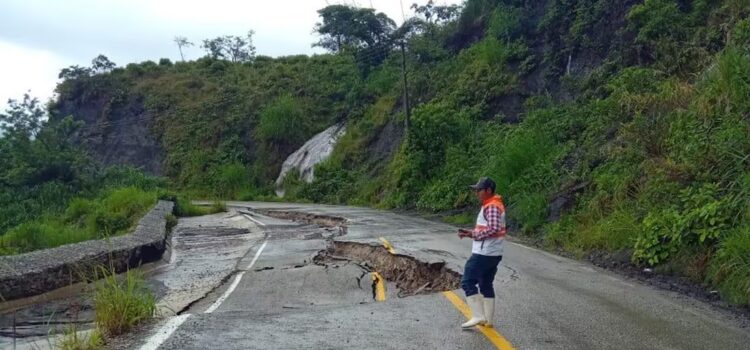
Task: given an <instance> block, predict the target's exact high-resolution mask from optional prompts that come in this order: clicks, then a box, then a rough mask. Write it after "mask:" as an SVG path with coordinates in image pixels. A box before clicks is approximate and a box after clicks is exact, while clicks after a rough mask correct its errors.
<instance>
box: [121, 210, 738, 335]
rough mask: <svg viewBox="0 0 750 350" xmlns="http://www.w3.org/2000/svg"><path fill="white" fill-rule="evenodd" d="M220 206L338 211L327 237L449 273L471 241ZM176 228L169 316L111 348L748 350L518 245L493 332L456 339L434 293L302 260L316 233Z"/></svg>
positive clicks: (500, 286)
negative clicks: (381, 297) (405, 293)
mask: <svg viewBox="0 0 750 350" xmlns="http://www.w3.org/2000/svg"><path fill="white" fill-rule="evenodd" d="M228 204H229V205H230V209H231V208H234V209H237V208H247V209H284V210H290V211H300V212H307V213H316V214H324V215H332V216H339V217H344V218H346V219H347V220H348V225H347V226H348V227H347V233H346V235H344V236H340V237H335V239H336V240H338V241H353V242H360V243H369V244H381V242H380V237H384V238H386V239H387V240H388V241H389V242H391V244H392V245H393V247H394V248H395V250H396V252H397V253H398V254H406V255H410V256H414V257H416V258H417V259H419V260H422V261H426V262H438V261H444V262H446V263H447V265H448V266H449V267H451V268H454V269H456V270H459V271H460V270H462V266H463V263H464V261H465V260H466V259H467V258H468V256H469V255H470V244H471V243H470V241H468V240H459V239H458V238H457V237H456V236H455V233H454V232H455V228H454V227H452V226H450V225H446V224H441V223H435V222H431V221H427V220H423V219H419V218H412V217H407V216H401V215H396V214H393V213H389V212H384V211H377V210H372V209H364V208H353V207H336V206H321V205H292V204H285V203H284V204H282V203H243V202H230V203H228ZM219 227H223V229H217V228H219ZM227 227H234V228H242V230H230V229H226V228H227ZM175 232H176V233H175V237H174V241H175V242H174V243H173V245H174V247H173V248H175V251H176V255H175V256H173V257H172V260H171V262H170V264H167V266H165V267H164V268H163V269H160V272H159V273H157V274H156V275H155V276H153V281H156V282H157V284H159V285H160V288H162V293H161V295H162V296H163V297H162V298H161V303H162V304H161V305H162V308H167V309H170V310H173V311H174V313H179V315H176V316H175V315H173V314H172V315H170V314H168V313H167V314H166V316H165V318H164V319H163V320H162V321H161V322H159V323H157V324H155V325H153V327H150V328H149V329H146V330H144V331H143V332H141V333H139V334H136V335H135V336H133V338H132V339H131V340H130V341H128V342H124V343H120V344H119V345H118V346H117V347H122V348H139V347H140V348H141V349H144V350H145V349H153V348H158V349H494V348H503V349H509V348H515V349H750V330H748V329H747V328H743V327H742V325H741V324H740V320H738V319H736V318H734V317H733V316H732V315H729V314H726V313H724V312H722V311H719V310H716V309H714V308H712V307H710V306H708V305H707V304H704V303H702V302H700V301H696V300H694V299H691V298H688V297H683V296H680V295H678V294H676V293H672V292H668V291H662V290H657V289H654V288H652V287H649V286H646V285H642V284H640V283H638V282H634V281H630V280H627V279H625V278H623V277H620V276H617V275H615V274H613V273H611V272H608V271H605V270H602V269H599V268H596V267H593V266H591V265H589V264H587V263H583V262H578V261H574V260H570V259H566V258H562V257H559V256H555V255H552V254H549V253H546V252H542V251H539V250H536V249H533V248H528V247H525V246H523V245H519V244H514V243H508V244H507V246H506V251H505V256H504V259H503V261H502V263H501V268H500V269H499V272H498V274H497V277H496V280H495V288H496V290H497V305H496V311H495V314H496V317H495V318H496V320H495V331H496V333H493V332H492V331H489V330H485V332H480V331H479V330H470V331H462V330H461V329H460V327H459V325H460V324H461V323H462V322H464V320H465V318H464V316H463V315H462V313H461V312H460V310H459V308H457V306H456V305H455V304H454V303H453V302H451V300H449V297H448V296H446V295H445V294H444V293H433V294H426V295H416V296H410V297H403V298H402V297H399V296H398V291H397V289H396V287H395V285H393V284H392V283H389V284H387V285H386V298H385V301H382V302H378V301H375V300H374V299H373V293H372V288H371V282H370V280H369V279H368V277H369V276H368V275H366V274H364V272H363V270H362V268H360V267H359V266H357V265H356V264H352V263H347V262H342V263H341V264H327V265H318V264H313V263H312V258H313V257H314V256H315V255H316V254H317V253H318V252H319V251H321V250H323V249H325V247H326V238H328V237H330V235H331V234H332V233H331V232H329V231H325V230H321V229H319V228H317V227H315V226H314V225H306V224H299V223H293V222H291V221H286V220H279V219H274V218H270V217H266V216H263V215H259V214H253V215H250V216H245V215H240V214H239V213H236V212H232V213H229V214H217V215H214V216H211V217H206V218H202V219H192V221H191V220H181V222H180V224H179V225H178V227H177V228H176V230H175ZM191 232H192V236H191V234H190V233H191ZM196 235H199V236H200V237H201V238H200V239H198V240H196V239H195V237H196ZM180 242H182V243H180ZM185 242H192V245H190V244H187V243H185ZM201 242H203V243H205V244H199V243H201ZM455 294H456V295H458V296H460V297H461V299H463V293H462V292H461V291H460V290H457V291H455ZM175 295H177V296H175Z"/></svg>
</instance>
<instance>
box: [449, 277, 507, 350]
mask: <svg viewBox="0 0 750 350" xmlns="http://www.w3.org/2000/svg"><path fill="white" fill-rule="evenodd" d="M443 296H444V297H445V298H446V299H448V301H450V302H451V304H453V306H455V307H456V309H458V311H459V312H461V313H462V314H463V315H464V317H466V318H467V319H469V318H471V310H469V306H468V305H466V303H464V301H463V300H461V297H459V296H458V295H456V293H453V292H452V291H447V292H443ZM477 329H478V330H479V331H480V332H482V334H484V336H485V337H486V338H487V340H489V341H490V343H492V345H494V346H495V347H496V348H498V349H500V350H515V348H514V347H513V345H512V344H511V343H510V341H508V339H505V337H503V335H502V334H500V332H498V331H497V330H496V329H495V328H492V327H484V326H477Z"/></svg>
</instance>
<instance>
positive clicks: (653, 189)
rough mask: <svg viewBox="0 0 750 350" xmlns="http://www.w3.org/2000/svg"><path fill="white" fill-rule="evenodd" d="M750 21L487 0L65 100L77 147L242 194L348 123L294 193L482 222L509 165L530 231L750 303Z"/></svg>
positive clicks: (157, 72) (516, 221)
mask: <svg viewBox="0 0 750 350" xmlns="http://www.w3.org/2000/svg"><path fill="white" fill-rule="evenodd" d="M748 14H750V5H748V4H747V3H746V2H744V1H733V0H725V1H708V0H696V1H668V0H647V1H645V2H642V1H622V2H618V3H617V4H612V2H611V1H604V0H581V1H569V0H548V1H522V0H495V1H491V0H469V1H467V2H466V4H465V5H464V7H463V8H462V9H460V11H455V12H454V11H452V10H451V9H447V8H441V7H435V6H432V7H429V6H427V7H422V11H421V12H419V15H420V17H419V18H418V19H413V20H411V21H409V22H408V23H407V25H405V26H403V27H402V28H399V29H395V28H393V29H394V30H393V32H392V33H391V34H390V35H392V37H394V38H396V39H395V40H392V41H389V40H385V39H383V40H381V41H378V42H377V45H376V44H372V43H370V42H366V43H357V42H351V43H350V44H349V45H350V46H347V47H345V48H342V47H337V48H335V49H332V50H331V51H332V53H331V54H325V55H317V56H313V57H305V56H298V57H282V58H268V57H255V58H253V59H252V60H247V61H246V62H243V63H237V62H230V61H227V60H222V59H217V58H211V57H206V58H202V59H199V60H197V61H191V62H177V63H172V62H169V61H168V60H162V61H160V62H159V63H158V64H157V63H153V62H145V63H140V64H130V65H127V66H126V67H124V68H114V69H108V70H106V71H103V72H98V73H96V74H78V75H75V74H73V75H70V76H68V77H67V78H68V79H66V80H65V81H64V82H62V83H61V84H60V85H59V87H58V92H59V94H60V96H59V99H58V100H57V101H56V103H54V104H53V106H51V111H52V116H53V119H55V120H61V119H62V118H63V117H64V116H67V115H72V116H73V117H74V118H75V119H76V120H81V121H84V122H85V123H86V126H85V127H83V128H82V129H81V130H80V131H78V132H77V133H76V135H75V136H74V140H75V141H76V142H77V143H79V144H82V145H84V147H85V148H87V149H88V150H89V151H90V153H91V154H92V155H93V156H94V158H96V159H98V160H100V161H102V162H103V163H105V164H127V165H133V166H137V167H141V168H143V169H144V170H146V171H148V172H150V173H152V174H157V175H164V176H166V177H167V178H169V179H170V180H171V182H172V183H173V186H175V187H176V188H179V189H181V190H185V191H188V192H190V193H193V194H195V195H198V196H205V197H221V198H236V199H263V198H268V197H269V196H272V193H273V181H274V180H275V177H276V175H277V174H278V171H279V169H280V167H281V162H283V160H284V159H285V157H286V156H288V155H289V154H290V153H292V152H293V151H294V150H295V149H296V148H298V147H299V146H300V145H302V144H303V143H304V142H305V140H307V139H308V138H310V137H311V136H312V135H314V134H315V133H317V132H319V131H322V130H324V129H325V128H327V127H329V126H331V125H333V124H335V123H337V122H346V124H347V129H348V131H347V133H346V135H345V136H343V138H342V139H341V140H340V142H339V143H338V145H337V146H336V148H335V150H334V153H333V155H332V157H331V158H330V159H329V160H327V161H326V162H324V163H323V164H321V165H320V166H319V167H318V168H317V169H316V179H315V180H314V181H313V183H311V184H303V183H301V182H300V181H298V180H296V179H294V178H293V177H289V178H288V180H287V183H286V193H287V199H289V200H310V201H315V202H326V203H347V204H356V205H368V206H377V207H386V208H409V209H418V210H424V211H431V212H440V213H444V214H447V215H450V216H449V217H448V218H447V219H448V220H452V221H454V222H468V221H470V217H471V214H470V213H469V212H470V211H471V206H472V196H471V193H467V192H466V191H465V185H466V184H468V183H472V182H473V181H475V180H476V178H477V177H478V176H480V175H489V176H491V177H493V178H495V179H496V181H497V182H498V186H499V191H500V192H501V194H502V195H503V196H504V197H505V199H506V201H507V202H508V203H509V213H510V215H511V220H512V224H513V225H514V226H515V228H516V229H517V230H518V231H519V232H522V233H524V234H527V235H530V236H534V237H537V238H538V239H540V240H542V241H543V242H544V244H546V245H548V246H550V247H560V248H564V249H566V250H569V251H572V252H576V253H579V254H583V253H585V252H590V251H605V252H612V253H614V252H620V253H623V252H624V253H625V254H627V255H628V256H630V257H631V258H632V261H633V263H635V264H638V265H641V266H646V265H648V266H652V265H653V266H657V269H658V270H659V271H662V272H665V273H674V274H678V275H682V276H687V277H688V278H690V279H691V280H693V281H695V282H698V283H705V284H706V285H707V286H712V287H716V288H718V289H719V290H720V291H721V292H722V294H723V295H724V296H725V297H726V298H728V300H730V301H732V302H734V303H738V304H748V303H750V260H749V259H750V258H749V257H750V209H748V208H750V157H749V156H748V155H750V119H748V118H749V117H748V116H750V103H749V102H748V100H747V96H749V95H750V78H749V77H750V19H748ZM402 39H403V41H404V42H405V61H406V62H405V67H406V70H407V71H408V75H407V77H408V79H407V80H408V95H409V102H410V104H411V105H412V106H413V109H412V110H411V112H412V113H411V118H410V120H409V122H410V127H409V129H408V130H406V129H405V122H406V113H405V110H404V108H403V105H402V100H401V98H402V95H403V85H402V76H401V73H402V70H401V65H402V56H401V51H400V48H399V45H397V43H398V42H399V41H400V40H402ZM466 213H469V214H466Z"/></svg>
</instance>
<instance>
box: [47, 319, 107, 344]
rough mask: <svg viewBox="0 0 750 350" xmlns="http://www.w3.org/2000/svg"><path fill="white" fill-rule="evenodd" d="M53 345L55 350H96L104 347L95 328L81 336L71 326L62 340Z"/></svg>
mask: <svg viewBox="0 0 750 350" xmlns="http://www.w3.org/2000/svg"><path fill="white" fill-rule="evenodd" d="M54 345H55V346H54V348H55V349H60V350H97V349H102V348H103V347H104V337H103V336H102V334H101V332H100V331H99V329H96V328H95V329H93V330H92V331H91V332H90V333H87V334H81V333H79V332H78V331H77V328H76V327H75V324H73V325H72V326H70V328H68V329H66V330H65V333H64V334H63V338H62V339H61V340H60V341H59V342H57V343H56V344H54Z"/></svg>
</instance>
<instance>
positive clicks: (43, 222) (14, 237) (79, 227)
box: [0, 187, 157, 255]
mask: <svg viewBox="0 0 750 350" xmlns="http://www.w3.org/2000/svg"><path fill="white" fill-rule="evenodd" d="M156 199H157V194H156V192H147V191H143V190H141V189H138V188H136V187H126V188H121V189H116V190H113V191H111V192H109V193H108V194H106V195H105V196H104V197H102V198H98V199H84V198H75V199H73V200H71V201H70V203H69V204H68V207H67V208H66V209H65V211H64V213H63V214H62V215H57V216H55V215H47V216H45V217H42V218H40V219H36V220H34V221H29V222H26V223H23V224H21V225H18V226H16V227H14V228H12V229H11V230H9V231H8V233H6V234H5V235H3V236H0V255H9V254H18V253H24V252H29V251H33V250H38V249H46V248H53V247H57V246H61V245H65V244H70V243H77V242H81V241H86V240H91V239H98V238H104V237H108V236H114V235H119V234H123V233H126V232H128V230H129V229H130V228H132V227H133V226H135V224H136V223H137V222H138V220H140V218H141V217H142V216H143V215H144V214H145V213H146V212H148V210H150V209H151V207H153V205H154V204H155V203H156Z"/></svg>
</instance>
